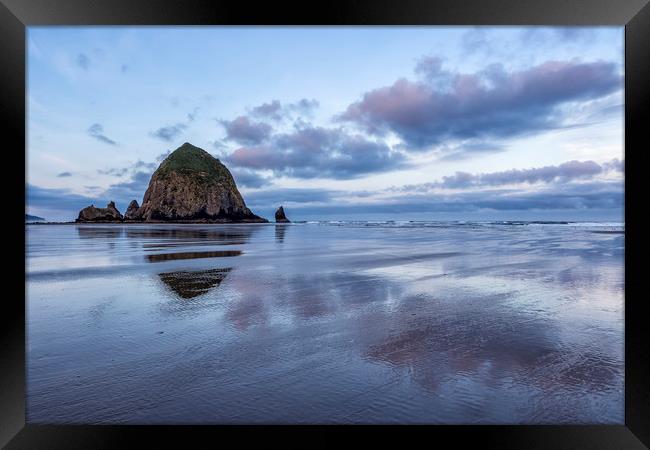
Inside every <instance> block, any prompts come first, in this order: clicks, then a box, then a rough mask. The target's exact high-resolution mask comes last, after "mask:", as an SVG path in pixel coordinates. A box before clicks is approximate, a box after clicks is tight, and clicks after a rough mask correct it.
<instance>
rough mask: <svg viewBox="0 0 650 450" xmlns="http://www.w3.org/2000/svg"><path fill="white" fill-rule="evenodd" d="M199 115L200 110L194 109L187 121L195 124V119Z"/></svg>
mask: <svg viewBox="0 0 650 450" xmlns="http://www.w3.org/2000/svg"><path fill="white" fill-rule="evenodd" d="M198 113H199V108H198V107H197V108H194V109H193V110H192V112H190V113H187V121H188V122H194V119H196V115H197V114H198Z"/></svg>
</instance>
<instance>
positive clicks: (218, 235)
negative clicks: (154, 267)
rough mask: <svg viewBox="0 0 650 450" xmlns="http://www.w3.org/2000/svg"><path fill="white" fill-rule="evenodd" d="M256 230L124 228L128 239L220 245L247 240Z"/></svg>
mask: <svg viewBox="0 0 650 450" xmlns="http://www.w3.org/2000/svg"><path fill="white" fill-rule="evenodd" d="M257 231H258V228H257V227H238V228H235V227H233V228H231V229H223V227H222V229H216V230H211V229H205V228H193V227H191V226H188V227H186V228H168V227H161V228H138V227H130V228H127V230H126V237H127V238H129V239H160V240H164V241H167V240H171V241H174V240H187V241H197V242H202V243H205V242H215V243H219V244H221V245H224V244H229V243H233V242H237V243H241V242H247V241H248V240H249V239H250V238H251V236H253V234H255V233H256V232H257Z"/></svg>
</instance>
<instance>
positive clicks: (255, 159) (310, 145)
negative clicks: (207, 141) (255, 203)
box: [225, 124, 405, 179]
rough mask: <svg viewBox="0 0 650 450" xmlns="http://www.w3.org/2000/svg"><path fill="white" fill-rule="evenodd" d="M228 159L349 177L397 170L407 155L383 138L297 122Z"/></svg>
mask: <svg viewBox="0 0 650 450" xmlns="http://www.w3.org/2000/svg"><path fill="white" fill-rule="evenodd" d="M225 160H226V161H227V162H228V163H230V164H232V165H234V166H236V167H243V168H248V169H254V170H261V169H268V170H272V171H273V172H274V173H275V174H276V176H282V175H285V176H291V177H297V178H337V179H349V178H355V177H358V176H361V175H364V174H368V173H376V172H385V171H389V170H394V169H396V168H399V167H401V166H403V165H404V164H405V158H404V156H403V155H402V154H401V153H399V152H397V151H393V150H391V149H390V147H388V146H387V145H386V144H385V143H383V142H375V141H371V140H368V139H367V138H365V137H364V136H361V135H350V134H348V133H346V132H345V131H344V130H343V129H341V128H323V127H314V126H311V125H308V124H301V125H299V126H297V127H296V128H295V129H294V131H292V132H290V133H283V134H276V135H274V136H273V138H272V139H271V141H270V142H269V143H268V144H266V145H258V146H251V147H242V148H239V149H237V150H235V151H234V152H233V153H231V154H230V155H228V156H227V157H226V158H225Z"/></svg>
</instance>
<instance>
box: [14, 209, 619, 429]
mask: <svg viewBox="0 0 650 450" xmlns="http://www.w3.org/2000/svg"><path fill="white" fill-rule="evenodd" d="M26 239H27V246H26V292H27V294H26V321H27V323H26V336H27V342H26V351H27V354H26V363H27V380H26V388H27V404H26V408H27V411H26V414H27V422H28V423H34V424H46V423H47V424H186V423H201V424H203V423H205V424H208V423H209V424H216V423H220V424H221V423H227V424H234V423H260V424H261V423H264V424H266V423H271V424H281V423H282V424H284V423H310V424H313V423H317V424H321V423H426V424H623V423H624V292H625V283H624V249H625V226H624V224H622V223H615V222H611V223H599V222H591V223H588V222H525V221H521V222H519V221H504V222H459V221H455V222H409V221H375V222H367V221H365V222H364V221H358V222H346V221H338V222H305V223H294V224H288V225H275V224H256V225H178V224H155V225H147V224H132V225H119V224H116V225H111V224H106V225H99V224H98V225H73V224H68V225H40V224H35V225H26Z"/></svg>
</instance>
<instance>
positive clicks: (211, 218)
mask: <svg viewBox="0 0 650 450" xmlns="http://www.w3.org/2000/svg"><path fill="white" fill-rule="evenodd" d="M131 204H132V205H133V202H131ZM136 204H137V203H136ZM129 217H130V219H131V220H136V221H143V222H209V223H230V222H244V223H256V222H268V221H267V220H266V219H263V218H262V217H259V216H256V215H255V214H253V213H252V212H251V210H250V209H248V208H247V207H246V204H245V203H244V199H243V198H242V196H241V194H240V193H239V191H238V190H237V186H236V185H235V180H234V179H233V177H232V175H231V174H230V171H229V170H228V169H227V168H226V166H224V165H223V164H222V163H221V162H220V161H219V160H218V159H216V158H215V157H213V156H212V155H210V154H209V153H208V152H206V151H205V150H203V149H200V148H198V147H195V146H193V145H192V144H190V143H188V142H186V143H184V144H183V145H181V146H180V147H179V148H177V149H176V150H174V151H173V152H172V153H171V154H170V155H169V156H168V157H167V158H166V159H165V160H164V161H163V162H162V163H161V164H160V166H159V167H158V169H156V171H155V172H154V173H153V175H152V176H151V180H149V187H148V188H147V191H146V192H145V194H144V199H143V201H142V206H140V207H139V208H138V209H137V210H135V211H130V213H129Z"/></svg>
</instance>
